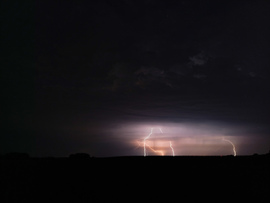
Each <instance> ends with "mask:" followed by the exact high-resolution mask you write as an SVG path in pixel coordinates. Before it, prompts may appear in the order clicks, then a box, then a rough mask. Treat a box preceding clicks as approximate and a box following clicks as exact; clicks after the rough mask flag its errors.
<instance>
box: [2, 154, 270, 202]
mask: <svg viewBox="0 0 270 203" xmlns="http://www.w3.org/2000/svg"><path fill="white" fill-rule="evenodd" d="M0 173H1V175H0V183H1V187H2V191H1V199H2V200H4V201H1V202H202V201H204V202H205V201H215V202H220V201H233V202H235V201H236V200H237V201H243V200H254V201H256V202H257V201H259V200H263V201H265V202H267V201H268V200H269V192H270V184H269V183H270V159H269V156H266V155H265V156H243V157H230V156H228V157H115V158H88V159H87V158H85V159H69V158H28V159H21V160H10V159H9V160H8V159H2V160H0Z"/></svg>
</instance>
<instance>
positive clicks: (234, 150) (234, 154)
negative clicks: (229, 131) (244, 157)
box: [222, 137, 236, 156]
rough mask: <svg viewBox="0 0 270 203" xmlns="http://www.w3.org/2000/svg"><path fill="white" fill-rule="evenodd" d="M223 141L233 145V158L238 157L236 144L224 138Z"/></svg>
mask: <svg viewBox="0 0 270 203" xmlns="http://www.w3.org/2000/svg"><path fill="white" fill-rule="evenodd" d="M222 140H224V141H226V142H229V143H230V144H231V145H232V147H233V156H236V149H235V146H234V144H233V143H232V142H231V141H230V140H227V139H225V138H224V137H223V138H222Z"/></svg>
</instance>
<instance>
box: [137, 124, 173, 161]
mask: <svg viewBox="0 0 270 203" xmlns="http://www.w3.org/2000/svg"><path fill="white" fill-rule="evenodd" d="M153 129H154V128H151V132H150V133H149V134H148V135H147V136H146V137H145V138H144V139H143V142H139V141H137V143H138V145H139V146H141V143H143V150H144V151H143V152H144V156H146V155H147V153H146V147H148V148H149V149H150V150H151V151H153V152H155V153H158V154H160V155H161V156H164V152H163V151H162V150H155V149H154V148H152V147H151V146H150V145H149V144H147V143H146V140H148V139H149V138H150V136H151V135H152V134H153ZM159 131H160V132H161V133H162V134H163V131H162V130H161V128H159ZM169 143H170V148H171V150H172V155H173V156H174V149H173V147H172V142H171V141H169Z"/></svg>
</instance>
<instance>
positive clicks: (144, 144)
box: [143, 128, 153, 156]
mask: <svg viewBox="0 0 270 203" xmlns="http://www.w3.org/2000/svg"><path fill="white" fill-rule="evenodd" d="M152 133H153V128H151V132H150V133H149V135H148V136H146V137H145V138H144V139H143V150H144V151H143V152H144V156H146V148H145V146H146V143H145V141H146V140H147V139H148V138H149V137H150V136H151V135H152Z"/></svg>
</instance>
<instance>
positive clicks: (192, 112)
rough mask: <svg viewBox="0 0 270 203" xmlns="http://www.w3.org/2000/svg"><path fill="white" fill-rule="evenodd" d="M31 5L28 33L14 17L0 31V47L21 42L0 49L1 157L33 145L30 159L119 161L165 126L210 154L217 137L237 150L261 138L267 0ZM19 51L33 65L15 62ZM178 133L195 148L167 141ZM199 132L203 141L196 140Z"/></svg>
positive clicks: (264, 132) (265, 131) (269, 32)
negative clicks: (1, 68) (1, 61)
mask: <svg viewBox="0 0 270 203" xmlns="http://www.w3.org/2000/svg"><path fill="white" fill-rule="evenodd" d="M18 6H20V5H18ZM24 9H25V7H23V8H22V10H24ZM35 9H36V12H35V18H34V19H35V20H36V23H35V25H32V24H31V23H28V24H29V26H24V27H22V25H25V24H27V22H28V20H29V19H28V17H27V16H26V17H25V19H28V20H24V18H23V16H22V20H21V21H19V20H18V19H17V17H16V16H17V14H16V15H14V16H10V17H11V20H10V21H6V22H7V23H5V26H6V27H7V28H12V29H5V33H4V36H8V40H6V41H7V42H12V41H14V42H18V41H20V43H19V44H21V45H22V46H18V44H16V43H14V44H6V45H7V46H6V47H7V52H6V53H15V54H13V55H12V54H10V56H8V57H5V58H6V59H7V60H6V61H7V63H6V69H5V70H6V73H7V74H4V77H5V79H4V81H5V82H6V83H5V84H7V85H6V86H7V87H9V89H8V90H7V91H6V95H7V97H6V98H8V99H7V100H8V101H7V102H6V103H7V105H6V106H7V108H6V112H7V117H6V118H8V119H7V120H8V122H9V125H6V127H5V130H4V134H5V135H4V138H2V141H1V143H4V145H5V148H2V149H5V150H6V151H7V150H8V148H10V150H15V148H16V147H17V148H18V149H26V148H27V149H30V148H31V147H30V145H32V143H31V142H30V140H31V138H32V137H35V139H33V140H35V141H34V142H36V146H37V147H36V148H35V147H34V148H35V149H34V148H31V150H32V149H33V150H32V152H33V153H35V154H42V155H45V154H51V155H53V154H55V155H58V154H59V155H68V154H67V153H69V151H70V153H71V151H72V153H74V152H75V151H86V152H89V153H93V154H96V155H102V156H103V155H104V156H110V155H121V154H122V155H123V154H125V155H126V154H129V153H131V151H129V150H130V149H131V148H132V147H134V143H131V142H132V141H134V139H141V138H142V137H144V136H145V133H148V132H149V129H150V128H151V126H156V127H158V126H163V127H164V129H165V130H167V132H168V133H169V132H170V128H171V129H174V132H170V133H172V134H170V136H171V137H173V138H175V142H178V144H179V146H181V147H185V146H183V144H181V143H180V140H181V139H183V140H185V143H186V144H188V142H189V141H190V142H192V146H201V145H197V144H198V143H199V142H204V141H205V142H210V141H209V139H210V138H211V139H212V138H213V139H215V140H216V141H215V147H214V148H212V151H211V153H215V152H217V151H215V150H214V149H217V148H218V143H219V142H220V137H218V138H215V134H218V133H217V132H218V130H219V129H220V130H221V132H222V133H221V134H222V136H231V137H230V138H234V137H237V136H238V138H239V139H238V140H239V143H240V140H241V141H243V140H244V139H242V137H241V136H243V137H245V136H247V137H248V139H249V140H251V141H252V138H254V139H255V138H256V137H260V139H261V140H264V142H265V143H266V142H267V141H269V127H268V123H269V115H270V114H269V102H270V100H269V96H268V95H269V76H270V72H269V65H270V62H269V57H268V55H269V54H268V53H269V46H268V44H269V36H270V29H269V26H268V24H269V23H268V22H269V17H270V16H269V12H268V11H269V3H268V2H266V1H245V2H244V1H219V2H216V1H169V2H168V1H166V2H165V1H135V0H128V1H89V2H88V1H85V2H84V1H69V2H61V1H55V2H38V3H37V4H36V8H35ZM15 10H16V9H15ZM30 10H31V9H30ZM16 11H17V10H16ZM19 13H20V12H19ZM23 13H24V12H23ZM25 13H28V12H25ZM4 14H5V15H9V14H7V13H4ZM25 15H26V14H25ZM4 19H5V18H4ZM6 19H9V17H8V16H7V18H6ZM16 19H17V20H16ZM14 22H15V24H14ZM17 22H23V23H17ZM29 22H30V21H29ZM12 26H13V27H14V29H13V27H12ZM29 27H34V29H35V30H34V34H33V36H32V35H31V36H32V37H28V36H30V34H25V33H31V32H30V30H31V29H28V28H29ZM17 28H18V29H19V30H21V31H22V32H21V33H24V34H23V35H22V36H21V37H19V38H17V36H16V35H15V34H14V33H17V32H16V31H14V30H16V29H17ZM25 29H26V30H25ZM8 30H10V33H9V31H8ZM12 36H13V37H12ZM26 36H27V37H28V38H31V39H28V38H27V39H26ZM13 38H14V40H13ZM15 39H16V40H15ZM18 39H20V40H18ZM28 41H29V42H30V41H31V42H33V41H34V42H35V47H36V48H33V50H34V51H31V50H29V49H30V48H29V47H30V44H31V43H29V44H28V43H27V42H28ZM11 45H12V46H11ZM10 47H16V49H14V50H16V51H15V52H13V51H12V50H11V48H10ZM21 47H23V48H21ZM24 47H25V48H24ZM33 47H34V46H33ZM18 50H21V52H22V53H24V54H20V53H19V52H20V51H18ZM30 52H31V53H32V52H34V53H35V54H33V55H35V56H36V57H35V60H33V59H32V58H31V57H28V58H27V57H24V56H25V55H26V54H25V53H30ZM16 54H17V55H16ZM6 55H8V54H6ZM18 56H19V57H18ZM22 64H23V65H22ZM10 67H16V68H14V69H12V68H10ZM28 67H32V68H33V67H34V70H32V69H31V70H30V69H28ZM28 70H29V71H28ZM29 81H33V82H32V83H31V82H29ZM30 83H31V84H30ZM30 86H31V87H30ZM185 125H186V126H185ZM204 125H205V126H206V127H205V126H204ZM179 126H180V127H179ZM203 126H204V127H203ZM10 128H12V129H13V128H14V130H10ZM182 128H183V129H185V130H184V132H183V133H187V134H188V135H189V136H194V137H196V139H195V141H194V140H191V138H188V137H185V138H183V136H184V135H183V134H181V133H180V134H177V132H178V131H179V132H180V131H181V129H182ZM195 128H198V129H197V130H194V129H195ZM136 129H138V132H136ZM222 129H225V130H223V131H222ZM172 131H173V130H172ZM200 131H201V132H203V134H204V135H203V136H206V137H207V135H206V134H207V133H208V132H209V136H210V137H207V138H205V140H200V139H199V138H198V136H199V135H198V134H200V133H199V132H200ZM155 133H156V134H158V132H155ZM192 133H194V135H192ZM176 134H177V136H180V138H181V139H180V140H177V139H178V138H177V136H176ZM195 134H196V135H195ZM257 134H258V135H257ZM19 135H22V137H20V136H19ZM10 136H11V137H14V140H19V141H18V142H16V144H14V143H15V142H14V143H13V140H12V139H11V138H10ZM159 136H161V135H159ZM217 136H221V135H217ZM24 137H25V139H24ZM176 138H177V139H176ZM256 139H257V138H256ZM23 140H25V142H23ZM207 140H208V141H207ZM257 141H258V140H257ZM257 141H256V142H257ZM245 142H247V143H249V144H250V143H251V142H250V141H245ZM42 143H44V144H42ZM259 143H260V142H259V141H258V142H257V144H256V147H255V148H253V150H255V149H259V146H260V144H259ZM159 144H160V143H159ZM33 145H35V144H33ZM33 145H32V146H33ZM265 145H266V144H264V145H263V147H262V148H263V149H265ZM15 146H16V147H15ZM24 146H25V147H24ZM26 146H28V147H26ZM49 146H53V148H50V147H49ZM207 146H210V145H207ZM105 149H107V150H105ZM5 150H4V151H5ZM204 150H206V149H205V148H204ZM206 151H207V150H206ZM206 151H205V152H206ZM251 151H252V150H246V151H245V152H244V151H242V154H245V153H251ZM255 151H256V150H255ZM261 151H262V150H261ZM189 152H191V151H186V152H185V153H189ZM133 153H135V152H133ZM196 153H197V151H196ZM209 153H210V152H209ZM209 153H208V154H209ZM211 153H210V154H211ZM135 154H140V153H138V152H136V153H135ZM179 154H181V150H179Z"/></svg>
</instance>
